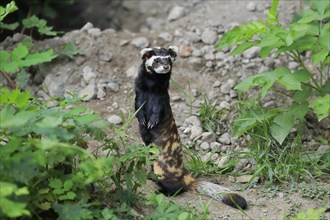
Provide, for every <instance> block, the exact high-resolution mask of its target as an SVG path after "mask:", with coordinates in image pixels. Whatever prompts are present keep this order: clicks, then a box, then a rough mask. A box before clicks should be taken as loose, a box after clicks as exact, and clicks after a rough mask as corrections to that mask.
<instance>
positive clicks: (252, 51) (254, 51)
mask: <svg viewBox="0 0 330 220" xmlns="http://www.w3.org/2000/svg"><path fill="white" fill-rule="evenodd" d="M259 52H260V47H255V46H253V47H251V48H249V49H247V50H246V51H244V52H243V57H245V58H247V59H252V58H255V57H257V56H258V55H259Z"/></svg>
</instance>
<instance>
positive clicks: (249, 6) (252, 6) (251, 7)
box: [246, 2, 257, 11]
mask: <svg viewBox="0 0 330 220" xmlns="http://www.w3.org/2000/svg"><path fill="white" fill-rule="evenodd" d="M246 9H247V10H248V11H255V10H256V9H257V6H256V4H255V3H254V2H249V3H248V4H247V5H246Z"/></svg>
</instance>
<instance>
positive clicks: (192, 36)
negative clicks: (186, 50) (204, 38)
mask: <svg viewBox="0 0 330 220" xmlns="http://www.w3.org/2000/svg"><path fill="white" fill-rule="evenodd" d="M185 37H186V38H187V39H188V40H189V41H191V42H193V43H197V42H199V41H200V40H201V37H200V35H199V34H197V33H195V32H187V33H186V35H185Z"/></svg>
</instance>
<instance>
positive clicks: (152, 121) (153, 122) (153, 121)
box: [147, 116, 159, 129]
mask: <svg viewBox="0 0 330 220" xmlns="http://www.w3.org/2000/svg"><path fill="white" fill-rule="evenodd" d="M158 122H159V121H158V117H153V116H151V117H150V119H149V121H148V124H147V128H148V129H152V128H154V127H156V126H157V124H158Z"/></svg>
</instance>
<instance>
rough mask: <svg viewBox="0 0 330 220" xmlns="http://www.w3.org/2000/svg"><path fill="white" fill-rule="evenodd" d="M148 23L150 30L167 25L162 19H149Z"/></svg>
mask: <svg viewBox="0 0 330 220" xmlns="http://www.w3.org/2000/svg"><path fill="white" fill-rule="evenodd" d="M146 23H147V25H148V27H149V28H150V29H152V30H153V29H157V28H159V27H162V26H163V25H164V24H165V20H164V19H162V18H156V17H148V18H147V20H146Z"/></svg>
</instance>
